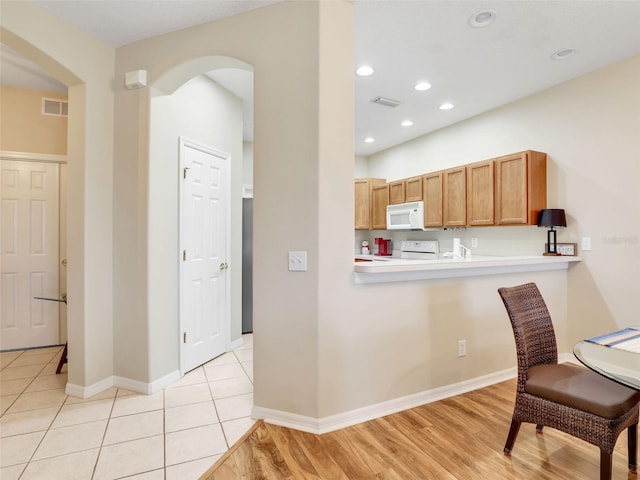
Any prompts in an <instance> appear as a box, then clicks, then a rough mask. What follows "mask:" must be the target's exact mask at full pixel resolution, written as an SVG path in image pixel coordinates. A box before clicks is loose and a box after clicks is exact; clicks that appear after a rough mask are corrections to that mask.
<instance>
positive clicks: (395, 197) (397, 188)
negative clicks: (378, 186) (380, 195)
mask: <svg viewBox="0 0 640 480" xmlns="http://www.w3.org/2000/svg"><path fill="white" fill-rule="evenodd" d="M404 202H406V197H405V181H404V180H396V181H395V182H389V205H397V204H398V203H404Z"/></svg>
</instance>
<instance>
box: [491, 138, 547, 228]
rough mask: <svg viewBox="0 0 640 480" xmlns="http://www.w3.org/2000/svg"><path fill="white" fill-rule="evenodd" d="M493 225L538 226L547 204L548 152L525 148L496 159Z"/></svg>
mask: <svg viewBox="0 0 640 480" xmlns="http://www.w3.org/2000/svg"><path fill="white" fill-rule="evenodd" d="M495 169H496V172H495V173H496V207H495V215H496V224H497V225H527V224H528V225H537V223H538V213H539V212H540V210H541V209H543V208H546V205H547V155H546V154H544V153H541V152H534V151H526V152H520V153H514V154H512V155H506V156H504V157H499V158H496V159H495Z"/></svg>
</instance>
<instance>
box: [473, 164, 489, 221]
mask: <svg viewBox="0 0 640 480" xmlns="http://www.w3.org/2000/svg"><path fill="white" fill-rule="evenodd" d="M493 191H494V179H493V160H489V161H486V162H478V163H473V164H471V165H467V225H493V219H494V214H493V210H494V194H493Z"/></svg>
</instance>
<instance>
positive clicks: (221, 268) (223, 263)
mask: <svg viewBox="0 0 640 480" xmlns="http://www.w3.org/2000/svg"><path fill="white" fill-rule="evenodd" d="M227 268H229V265H227V262H222V263H221V264H220V270H226V269H227Z"/></svg>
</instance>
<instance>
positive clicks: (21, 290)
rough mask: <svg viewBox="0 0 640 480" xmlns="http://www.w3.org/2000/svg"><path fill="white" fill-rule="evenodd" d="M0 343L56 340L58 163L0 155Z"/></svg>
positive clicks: (38, 343)
mask: <svg viewBox="0 0 640 480" xmlns="http://www.w3.org/2000/svg"><path fill="white" fill-rule="evenodd" d="M1 168H2V173H1V181H0V185H1V187H0V189H1V198H2V220H1V228H2V234H1V235H2V237H1V238H2V245H1V247H0V249H1V252H2V279H1V287H2V294H1V298H2V308H1V311H2V321H1V327H0V328H1V332H2V336H1V337H2V338H1V340H0V348H2V349H10V348H28V347H40V346H45V345H57V344H59V343H60V324H59V306H60V305H59V303H57V302H49V301H44V300H36V299H34V297H50V298H56V299H59V298H60V296H59V295H60V291H59V285H58V282H59V277H58V256H59V250H58V244H59V235H58V233H59V232H58V229H59V165H58V164H57V163H38V162H26V161H13V160H2V167H1Z"/></svg>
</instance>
